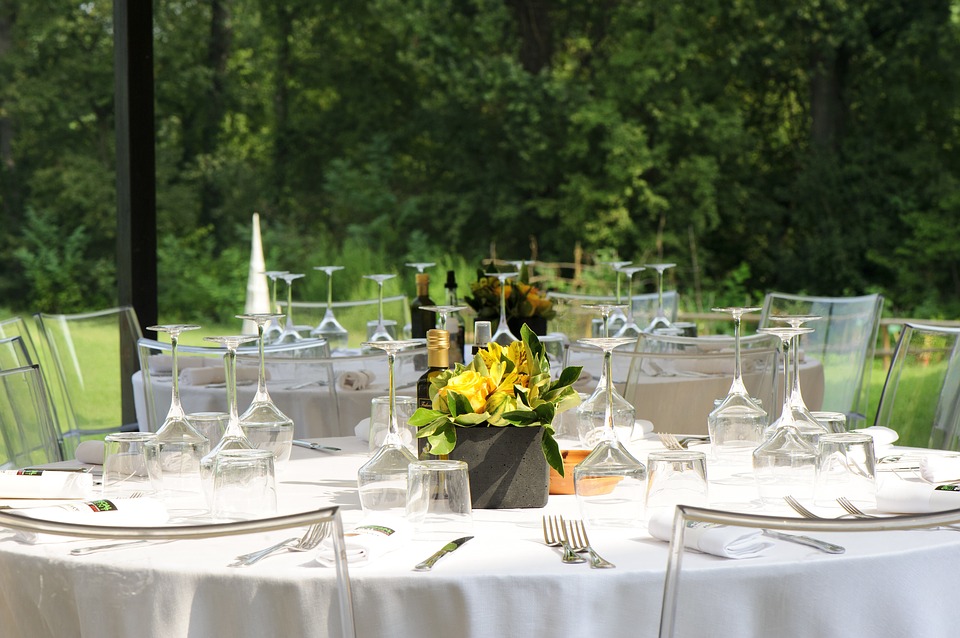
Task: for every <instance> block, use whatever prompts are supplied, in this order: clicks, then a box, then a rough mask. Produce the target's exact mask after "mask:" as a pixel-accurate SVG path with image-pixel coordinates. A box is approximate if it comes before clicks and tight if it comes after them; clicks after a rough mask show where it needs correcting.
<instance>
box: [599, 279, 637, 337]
mask: <svg viewBox="0 0 960 638" xmlns="http://www.w3.org/2000/svg"><path fill="white" fill-rule="evenodd" d="M603 263H604V264H605V265H607V266H610V267H611V268H613V271H614V272H615V273H617V286H616V300H617V303H616V305H617V306H619V305H621V304H622V303H623V297H622V296H621V294H620V290H621V288H620V282H621V277H620V275H621V272H620V269H621V268H623V267H624V266H629V265H630V264H632V263H633V262H632V261H605V262H603ZM624 307H626V306H624ZM626 322H627V315H626V313H624V312H623V309H621V308H615V309H614V310H613V312H612V313H611V314H610V317H609V318H608V319H607V326H606V332H605V334H604V336H607V335H609V334H611V333H614V334H615V333H616V332H617V331H618V330H619V329H620V327H621V326H623V324H625V323H626Z"/></svg>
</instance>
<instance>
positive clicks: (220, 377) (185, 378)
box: [180, 366, 270, 385]
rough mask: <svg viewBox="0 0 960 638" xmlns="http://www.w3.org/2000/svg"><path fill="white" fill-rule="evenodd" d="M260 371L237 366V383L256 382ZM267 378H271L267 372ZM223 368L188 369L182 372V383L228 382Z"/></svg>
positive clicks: (206, 383) (209, 383)
mask: <svg viewBox="0 0 960 638" xmlns="http://www.w3.org/2000/svg"><path fill="white" fill-rule="evenodd" d="M259 374H260V370H259V369H258V368H256V367H254V366H237V383H248V382H255V381H256V380H257V378H258V377H259ZM266 378H268V379H269V378H270V373H269V371H267V374H266ZM226 380H227V379H226V371H225V370H224V369H223V366H219V367H216V368H213V367H210V368H187V369H185V370H182V371H181V372H180V383H182V384H184V385H212V384H214V383H225V382H226Z"/></svg>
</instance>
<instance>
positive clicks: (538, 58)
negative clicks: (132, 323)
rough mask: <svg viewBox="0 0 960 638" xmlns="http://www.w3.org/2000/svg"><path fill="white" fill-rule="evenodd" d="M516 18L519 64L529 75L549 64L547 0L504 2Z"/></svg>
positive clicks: (549, 34)
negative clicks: (518, 34)
mask: <svg viewBox="0 0 960 638" xmlns="http://www.w3.org/2000/svg"><path fill="white" fill-rule="evenodd" d="M506 2H507V5H508V6H509V7H511V8H512V9H513V11H514V13H515V14H516V16H517V24H518V27H519V30H520V63H521V64H522V65H523V68H524V69H526V70H527V72H529V73H538V72H539V71H540V70H541V69H543V68H544V67H546V66H547V65H548V64H550V57H551V55H552V54H553V37H552V30H551V28H550V12H549V4H550V2H549V0H506Z"/></svg>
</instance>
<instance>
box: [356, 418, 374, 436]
mask: <svg viewBox="0 0 960 638" xmlns="http://www.w3.org/2000/svg"><path fill="white" fill-rule="evenodd" d="M353 433H354V434H355V435H356V437H357V438H358V439H360V440H361V441H369V440H370V417H367V418H365V419H361V420H360V423H357V425H356V427H355V428H353Z"/></svg>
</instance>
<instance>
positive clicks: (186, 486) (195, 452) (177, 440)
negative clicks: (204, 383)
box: [148, 324, 210, 515]
mask: <svg viewBox="0 0 960 638" xmlns="http://www.w3.org/2000/svg"><path fill="white" fill-rule="evenodd" d="M199 327H200V326H196V325H192V324H168V325H161V326H150V327H149V328H148V330H154V331H157V332H166V333H167V334H169V335H170V354H171V357H172V359H173V377H172V382H173V383H172V385H173V390H172V395H171V400H170V410H169V411H168V412H167V417H166V418H165V419H164V421H163V425H161V426H160V429H159V430H157V438H156V439H155V441H154V443H153V445H156V446H157V450H158V454H159V457H160V473H161V481H162V484H163V488H162V491H161V496H162V498H163V500H164V502H165V504H166V506H167V509H168V510H170V512H171V513H174V512H175V513H177V514H178V515H191V514H200V513H202V512H203V511H204V507H203V505H202V500H198V499H202V494H203V488H202V485H201V483H200V459H201V458H202V457H203V455H204V454H206V453H207V450H208V449H209V447H210V443H209V441H207V438H206V437H205V436H203V435H202V434H200V433H199V432H198V431H197V430H196V428H194V427H193V426H192V425H190V422H189V421H188V420H187V416H186V413H185V412H184V411H183V406H182V405H181V403H180V381H179V374H180V370H179V363H178V361H177V344H178V342H179V340H180V334H181V333H182V332H186V331H188V330H196V329H198V328H199Z"/></svg>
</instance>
